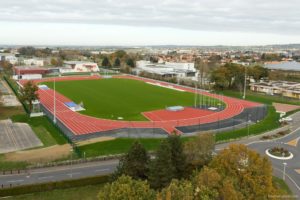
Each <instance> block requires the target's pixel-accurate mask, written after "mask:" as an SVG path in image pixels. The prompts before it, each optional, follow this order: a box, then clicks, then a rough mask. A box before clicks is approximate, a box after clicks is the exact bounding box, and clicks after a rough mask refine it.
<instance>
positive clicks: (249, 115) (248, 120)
mask: <svg viewBox="0 0 300 200" xmlns="http://www.w3.org/2000/svg"><path fill="white" fill-rule="evenodd" d="M250 118H251V114H248V119H247V129H248V130H247V137H249V133H250V127H249V124H250V122H251V120H250Z"/></svg>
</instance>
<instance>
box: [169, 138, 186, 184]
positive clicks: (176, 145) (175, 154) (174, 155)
mask: <svg viewBox="0 0 300 200" xmlns="http://www.w3.org/2000/svg"><path fill="white" fill-rule="evenodd" d="M167 141H168V143H169V145H170V148H171V160H172V165H173V167H174V168H175V177H174V178H176V179H181V178H183V176H184V174H185V170H186V155H185V154H184V153H183V144H182V141H181V139H180V136H178V135H175V134H172V135H170V136H169V137H167Z"/></svg>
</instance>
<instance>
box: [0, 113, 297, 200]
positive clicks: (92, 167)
mask: <svg viewBox="0 0 300 200" xmlns="http://www.w3.org/2000/svg"><path fill="white" fill-rule="evenodd" d="M292 118H293V119H294V120H293V122H292V123H291V124H290V129H291V130H292V132H291V133H290V134H289V135H286V136H284V137H282V138H279V139H275V140H268V141H262V140H260V137H261V135H260V136H254V137H250V138H246V139H242V140H239V141H234V142H232V143H242V144H245V145H247V146H248V147H249V148H251V149H253V150H255V151H257V152H258V153H260V154H261V155H263V156H266V153H265V151H266V149H269V148H272V147H278V146H279V147H284V148H286V149H288V150H289V151H290V152H292V153H293V155H294V157H293V158H292V159H290V160H285V161H283V160H278V159H274V158H270V157H269V159H270V161H271V163H272V167H273V174H274V175H275V176H277V177H280V178H283V166H284V165H283V163H286V164H287V165H286V176H285V180H286V183H287V184H288V186H289V187H290V189H291V190H292V192H293V194H295V195H297V196H298V198H299V199H300V112H298V113H296V114H294V115H292ZM298 141H299V142H298ZM229 144H231V143H224V144H218V145H216V150H217V151H218V150H221V149H224V148H226V147H228V145H229ZM291 144H292V145H291ZM117 165H118V160H117V159H116V160H108V161H99V162H90V163H84V164H77V165H72V166H71V165H69V166H61V167H51V168H42V169H34V170H30V172H29V173H27V174H13V175H0V185H4V186H5V187H9V186H10V185H12V186H16V185H26V184H33V183H43V182H51V181H60V180H67V179H77V178H83V177H89V176H95V175H103V174H110V173H112V172H113V171H114V170H115V169H116V166H117Z"/></svg>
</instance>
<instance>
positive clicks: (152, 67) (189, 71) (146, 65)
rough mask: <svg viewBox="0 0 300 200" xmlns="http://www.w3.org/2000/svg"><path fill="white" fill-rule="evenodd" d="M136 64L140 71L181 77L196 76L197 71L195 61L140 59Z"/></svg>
mask: <svg viewBox="0 0 300 200" xmlns="http://www.w3.org/2000/svg"><path fill="white" fill-rule="evenodd" d="M136 66H137V69H138V70H139V71H146V72H149V73H154V74H159V75H162V76H175V77H179V78H186V77H195V75H196V72H197V70H196V69H195V64H194V63H176V62H165V63H151V62H150V61H146V60H140V61H137V62H136Z"/></svg>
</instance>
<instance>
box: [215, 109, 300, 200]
mask: <svg viewBox="0 0 300 200" xmlns="http://www.w3.org/2000/svg"><path fill="white" fill-rule="evenodd" d="M291 117H292V118H293V121H292V122H291V123H290V125H289V128H290V130H291V133H290V134H288V135H286V136H284V137H281V138H278V139H274V140H267V141H263V140H260V138H261V136H262V135H259V136H254V137H250V138H246V139H242V140H239V141H234V142H231V143H240V144H245V145H247V146H248V147H249V148H251V149H253V150H255V151H257V152H258V153H259V154H261V155H262V156H267V155H266V150H267V149H270V148H273V147H283V148H285V149H287V150H289V151H290V152H291V153H292V154H293V156H294V157H293V158H292V159H290V160H279V159H275V158H271V157H268V158H269V160H270V161H271V163H272V168H273V174H274V175H275V176H277V177H279V178H281V179H282V178H283V174H284V173H283V171H284V169H283V168H284V164H283V163H286V173H285V174H286V175H285V177H284V178H285V181H286V183H287V185H288V186H289V188H290V189H291V191H292V192H293V194H294V195H296V196H297V199H300V112H297V113H295V114H293V115H291ZM231 143H224V144H218V145H216V150H217V151H219V150H222V149H224V148H226V147H228V145H229V144H231Z"/></svg>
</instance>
